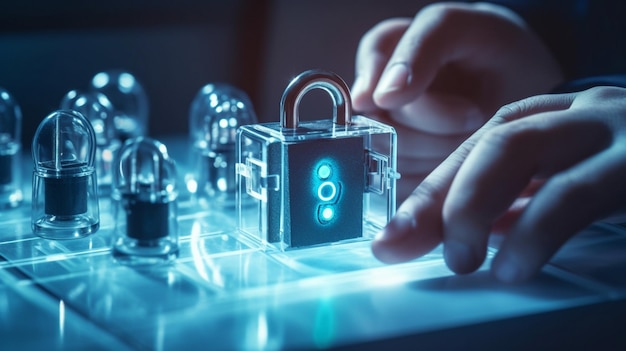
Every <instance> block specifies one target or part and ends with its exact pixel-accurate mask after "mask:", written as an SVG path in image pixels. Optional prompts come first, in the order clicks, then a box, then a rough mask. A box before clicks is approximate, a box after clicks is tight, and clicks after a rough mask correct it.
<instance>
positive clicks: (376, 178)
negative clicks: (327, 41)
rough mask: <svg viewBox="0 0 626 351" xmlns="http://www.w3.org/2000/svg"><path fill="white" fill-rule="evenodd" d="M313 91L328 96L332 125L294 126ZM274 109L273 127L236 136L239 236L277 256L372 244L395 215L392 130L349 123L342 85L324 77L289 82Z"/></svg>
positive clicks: (361, 120) (359, 120) (307, 75)
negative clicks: (274, 249)
mask: <svg viewBox="0 0 626 351" xmlns="http://www.w3.org/2000/svg"><path fill="white" fill-rule="evenodd" d="M313 89H322V90H324V91H326V92H328V93H329V95H330V96H331V98H332V100H333V103H334V109H333V111H334V112H333V118H332V119H322V120H315V121H306V122H301V121H300V120H299V104H300V101H301V99H302V97H303V96H304V95H305V94H306V93H308V92H309V91H311V90H313ZM280 107H281V120H280V122H279V123H277V122H273V123H263V124H255V125H248V126H243V127H241V128H240V129H239V131H238V139H237V160H238V163H237V167H236V169H237V180H238V184H239V191H238V212H239V228H240V230H241V231H243V232H244V233H248V234H251V235H253V236H255V237H258V238H260V239H261V240H262V241H264V242H268V243H272V244H277V246H278V247H280V248H282V249H285V248H293V247H305V246H313V245H320V244H327V243H333V242H339V241H350V240H354V239H360V238H364V237H365V238H368V237H371V236H372V235H373V234H374V233H375V232H376V231H377V230H379V229H380V228H381V227H382V226H384V224H385V223H386V222H387V221H388V220H389V219H390V218H391V216H392V215H393V212H394V210H395V180H396V179H397V178H398V176H399V175H398V174H397V172H396V146H395V139H396V134H395V131H394V129H393V128H392V127H390V126H387V125H385V124H383V123H380V122H377V121H374V120H371V119H369V118H366V117H363V116H352V107H351V99H350V94H349V90H348V87H347V85H346V83H345V82H344V81H343V80H342V79H341V78H340V77H339V76H337V75H336V74H334V73H331V72H327V71H321V70H311V71H306V72H304V73H302V74H300V75H299V76H298V77H296V78H295V79H293V80H292V81H291V83H290V84H289V86H288V87H287V88H286V90H285V92H284V94H283V97H282V99H281V104H280ZM250 198H252V199H253V201H252V203H253V204H252V205H251V206H247V205H246V204H249V203H250V201H249V200H250Z"/></svg>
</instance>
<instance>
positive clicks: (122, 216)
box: [112, 137, 178, 264]
mask: <svg viewBox="0 0 626 351" xmlns="http://www.w3.org/2000/svg"><path fill="white" fill-rule="evenodd" d="M114 164H115V172H114V174H113V193H112V197H113V200H114V201H115V204H114V206H115V207H114V216H115V236H116V237H115V242H114V245H113V255H114V257H115V258H116V259H117V260H118V261H120V262H122V263H128V264H152V263H158V262H167V261H170V260H173V259H174V258H175V257H176V256H177V254H178V232H177V231H178V228H177V227H178V224H177V197H178V192H177V189H176V167H175V164H174V161H173V160H172V159H171V158H170V157H169V155H168V153H167V148H166V147H165V145H164V144H162V143H160V142H158V141H156V140H153V139H150V138H145V137H138V138H133V139H129V140H127V141H126V142H125V143H124V145H123V146H122V148H121V149H120V152H119V153H118V156H117V157H116V160H115V163H114Z"/></svg>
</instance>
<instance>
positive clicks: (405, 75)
mask: <svg viewBox="0 0 626 351" xmlns="http://www.w3.org/2000/svg"><path fill="white" fill-rule="evenodd" d="M410 80H411V72H410V71H409V66H407V64H406V63H402V62H400V63H395V64H393V65H392V66H391V67H389V68H388V69H387V70H385V72H384V73H383V76H382V77H381V78H380V82H379V83H378V86H377V87H376V92H377V93H386V92H391V91H396V90H402V89H404V88H406V86H407V85H409V83H410Z"/></svg>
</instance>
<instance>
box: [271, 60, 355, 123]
mask: <svg viewBox="0 0 626 351" xmlns="http://www.w3.org/2000/svg"><path fill="white" fill-rule="evenodd" d="M313 89H322V90H324V91H326V92H327V93H328V94H329V95H330V96H331V98H332V99H333V104H334V109H333V122H334V123H335V124H339V125H345V126H349V125H350V123H351V119H352V102H351V100H350V89H349V88H348V85H347V84H346V82H344V81H343V79H341V77H339V76H338V75H336V74H335V73H332V72H328V71H322V70H309V71H306V72H304V73H302V74H300V75H299V76H298V77H296V78H294V79H293V80H292V81H291V83H289V85H288V86H287V88H286V89H285V92H284V93H283V96H282V98H281V100H280V123H281V127H282V128H289V129H295V128H298V124H299V123H300V113H299V108H298V107H299V105H300V100H302V97H303V96H304V95H305V94H306V93H308V92H309V91H311V90H313Z"/></svg>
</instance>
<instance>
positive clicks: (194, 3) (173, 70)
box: [0, 0, 425, 149]
mask: <svg viewBox="0 0 626 351" xmlns="http://www.w3.org/2000/svg"><path fill="white" fill-rule="evenodd" d="M424 2H425V1H406V0H358V1H357V0H340V1H337V0H300V1H293V0H274V1H273V0H177V1H175V2H174V1H169V0H141V1H128V0H108V1H89V2H87V1H80V0H69V1H48V0H24V1H5V0H1V1H0V86H1V87H4V88H5V89H7V90H8V91H9V92H10V93H12V94H13V96H14V97H15V98H16V100H17V101H18V103H19V104H20V106H21V108H22V112H23V116H24V126H23V132H22V141H23V146H24V148H25V149H28V148H29V147H30V143H31V141H32V137H33V133H34V131H35V129H36V127H37V125H38V124H39V122H40V121H41V119H43V118H44V117H45V116H46V115H48V114H49V113H50V112H52V111H53V110H55V109H57V108H58V106H59V103H60V101H61V98H62V97H63V96H64V95H65V93H67V92H68V91H69V90H71V89H82V90H86V89H87V88H88V84H89V81H90V79H91V77H92V76H93V75H94V74H95V73H97V72H99V71H103V70H109V69H123V70H127V71H129V72H131V73H133V74H134V75H135V76H136V78H137V79H138V80H139V81H140V82H141V83H142V85H143V86H144V88H145V90H146V92H147V94H148V98H149V101H150V122H149V126H148V130H149V135H150V136H153V137H157V138H158V137H160V136H170V135H174V134H176V135H183V136H184V135H186V134H187V133H188V113H189V105H190V103H191V101H192V99H193V97H194V95H195V94H196V93H197V92H198V90H199V89H200V88H201V87H202V86H203V85H205V84H207V83H210V82H224V83H229V84H232V85H235V86H237V87H239V88H240V89H242V90H244V91H245V92H247V93H248V95H249V96H250V97H251V99H252V102H253V104H254V107H255V110H256V112H257V115H258V117H259V119H260V120H261V121H276V120H278V109H279V102H280V97H281V94H282V92H283V89H284V88H285V87H286V85H287V83H288V82H289V80H290V79H291V78H292V77H294V76H295V75H297V74H298V73H300V72H302V71H304V70H307V69H310V68H324V69H329V70H332V71H335V72H336V73H338V74H339V75H341V76H342V77H343V78H344V79H345V80H346V81H347V82H348V84H349V85H350V84H352V81H353V79H354V56H355V52H356V48H357V45H358V42H359V39H360V37H361V36H362V35H363V34H364V33H365V32H366V31H367V30H368V29H369V28H371V27H372V26H373V25H375V24H376V23H378V22H379V21H381V20H383V19H385V18H389V17H396V16H404V17H411V16H413V15H414V14H415V13H416V12H417V10H418V9H419V8H420V7H422V6H423V4H424ZM330 106H331V100H330V98H328V97H327V96H325V95H324V94H323V93H321V92H315V91H314V92H311V93H310V94H308V95H307V96H306V97H305V98H304V99H303V102H302V104H301V111H302V116H303V119H319V118H328V117H329V114H330V111H331V107H330Z"/></svg>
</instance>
